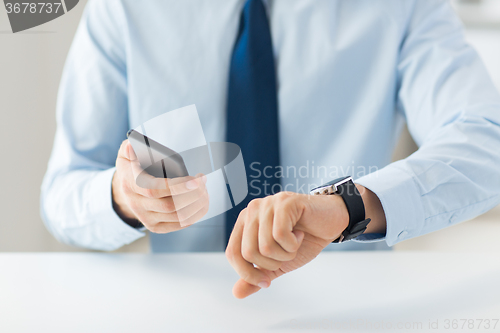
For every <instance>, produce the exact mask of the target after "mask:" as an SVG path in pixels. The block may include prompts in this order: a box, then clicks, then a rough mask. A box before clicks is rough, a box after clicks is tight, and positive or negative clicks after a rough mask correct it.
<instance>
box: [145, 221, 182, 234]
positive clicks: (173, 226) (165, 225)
mask: <svg viewBox="0 0 500 333" xmlns="http://www.w3.org/2000/svg"><path fill="white" fill-rule="evenodd" d="M144 226H145V227H146V228H147V229H148V230H149V231H151V232H154V233H155V234H167V233H169V232H174V231H179V230H181V229H184V228H183V227H182V226H181V224H180V223H179V222H161V223H156V224H154V225H149V226H148V225H146V224H145V225H144Z"/></svg>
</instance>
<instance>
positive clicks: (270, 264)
mask: <svg viewBox="0 0 500 333" xmlns="http://www.w3.org/2000/svg"><path fill="white" fill-rule="evenodd" d="M267 215H270V216H267V217H265V218H268V219H269V218H270V219H272V210H271V213H270V214H267ZM248 218H249V219H252V220H251V221H249V220H247V221H246V222H245V225H244V226H243V237H242V242H241V254H242V256H243V258H244V259H245V260H246V261H248V262H249V263H252V264H255V265H257V266H259V267H261V268H263V269H267V270H270V271H275V270H277V269H279V268H280V266H281V263H280V262H279V261H276V260H274V259H271V258H267V257H264V256H263V255H262V254H260V252H259V243H258V241H259V216H250V217H248Z"/></svg>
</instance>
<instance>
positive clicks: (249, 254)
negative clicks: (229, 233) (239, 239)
mask: <svg viewBox="0 0 500 333" xmlns="http://www.w3.org/2000/svg"><path fill="white" fill-rule="evenodd" d="M241 255H242V257H243V259H245V260H246V261H248V262H253V260H254V258H255V255H254V252H253V251H252V250H250V249H248V248H245V249H242V250H241Z"/></svg>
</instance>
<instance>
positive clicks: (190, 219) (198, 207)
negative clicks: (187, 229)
mask: <svg viewBox="0 0 500 333" xmlns="http://www.w3.org/2000/svg"><path fill="white" fill-rule="evenodd" d="M209 205H210V200H209V197H208V193H206V194H205V195H203V196H202V197H201V198H200V199H199V200H197V201H195V202H194V203H192V204H191V205H189V206H187V207H184V208H182V209H181V210H179V211H178V212H177V218H178V219H179V222H180V224H181V226H183V227H184V226H188V225H191V224H193V223H195V222H198V221H199V220H200V219H201V218H202V217H203V216H204V215H205V214H206V213H207V212H208V208H209Z"/></svg>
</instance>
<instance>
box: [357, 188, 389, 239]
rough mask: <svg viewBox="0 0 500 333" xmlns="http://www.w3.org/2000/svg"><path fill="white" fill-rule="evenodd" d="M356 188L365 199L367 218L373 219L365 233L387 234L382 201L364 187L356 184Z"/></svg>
mask: <svg viewBox="0 0 500 333" xmlns="http://www.w3.org/2000/svg"><path fill="white" fill-rule="evenodd" d="M356 188H357V189H358V191H359V194H361V198H362V199H363V204H364V206H365V215H366V218H369V219H371V221H370V223H368V226H367V227H366V230H365V232H364V233H365V234H371V233H380V234H385V232H386V228H387V226H386V219H385V212H384V209H383V207H382V203H381V202H380V199H379V198H378V196H377V195H376V194H375V193H373V192H372V191H370V190H369V189H367V188H366V187H364V186H362V185H359V184H356Z"/></svg>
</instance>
